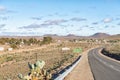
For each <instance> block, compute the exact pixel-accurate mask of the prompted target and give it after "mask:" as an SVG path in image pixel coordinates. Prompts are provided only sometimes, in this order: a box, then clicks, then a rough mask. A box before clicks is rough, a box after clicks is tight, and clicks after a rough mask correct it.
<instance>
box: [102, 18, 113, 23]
mask: <svg viewBox="0 0 120 80" xmlns="http://www.w3.org/2000/svg"><path fill="white" fill-rule="evenodd" d="M112 20H113V19H112V18H105V19H104V20H103V22H104V23H109V22H111V21H112Z"/></svg>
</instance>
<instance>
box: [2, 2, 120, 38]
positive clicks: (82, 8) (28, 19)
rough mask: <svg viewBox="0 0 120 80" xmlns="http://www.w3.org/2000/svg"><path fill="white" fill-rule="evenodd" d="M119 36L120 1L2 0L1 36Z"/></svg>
mask: <svg viewBox="0 0 120 80" xmlns="http://www.w3.org/2000/svg"><path fill="white" fill-rule="evenodd" d="M97 32H103V33H108V34H120V0H0V35H10V36H12V35H14V36H20V35H22V36H28V35H29V36H30V35H32V36H33V35H35V36H39V35H40V36H41V35H44V34H57V35H68V34H75V35H80V36H88V35H92V34H94V33H97Z"/></svg>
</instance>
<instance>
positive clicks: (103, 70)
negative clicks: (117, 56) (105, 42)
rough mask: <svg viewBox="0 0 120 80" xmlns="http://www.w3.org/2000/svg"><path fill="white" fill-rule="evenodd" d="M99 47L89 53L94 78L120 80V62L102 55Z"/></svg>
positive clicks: (96, 79) (97, 79) (98, 79)
mask: <svg viewBox="0 0 120 80" xmlns="http://www.w3.org/2000/svg"><path fill="white" fill-rule="evenodd" d="M99 49H100V48H96V49H93V50H91V51H89V54H88V60H89V64H90V67H91V71H92V73H93V76H94V80H120V63H118V62H115V61H112V60H109V59H107V58H105V57H103V56H101V55H100V54H99V53H98V50H99Z"/></svg>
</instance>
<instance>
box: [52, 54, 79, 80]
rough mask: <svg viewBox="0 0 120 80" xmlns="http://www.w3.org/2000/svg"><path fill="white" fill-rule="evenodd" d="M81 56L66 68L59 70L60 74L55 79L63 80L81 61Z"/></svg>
mask: <svg viewBox="0 0 120 80" xmlns="http://www.w3.org/2000/svg"><path fill="white" fill-rule="evenodd" d="M80 57H81V56H79V57H78V58H77V59H76V60H75V61H74V62H73V63H72V64H71V65H69V66H67V67H66V68H65V69H64V70H62V71H61V72H59V73H58V74H59V76H57V77H56V78H55V79H54V80H63V79H64V78H65V77H66V76H67V75H68V74H69V73H70V72H71V71H72V70H73V69H74V68H75V67H76V66H77V64H78V63H79V62H80Z"/></svg>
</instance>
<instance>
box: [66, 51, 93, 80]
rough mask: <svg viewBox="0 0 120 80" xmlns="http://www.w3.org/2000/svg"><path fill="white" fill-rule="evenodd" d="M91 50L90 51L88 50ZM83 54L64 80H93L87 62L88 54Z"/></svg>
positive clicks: (86, 52)
mask: <svg viewBox="0 0 120 80" xmlns="http://www.w3.org/2000/svg"><path fill="white" fill-rule="evenodd" d="M89 50H91V49H89ZM89 50H87V51H85V52H83V54H82V57H81V60H80V63H78V65H77V66H76V67H75V68H74V69H73V71H71V72H70V73H69V75H68V76H66V77H65V79H64V80H73V79H74V80H94V78H93V75H92V72H91V69H90V65H89V62H88V52H89Z"/></svg>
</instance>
